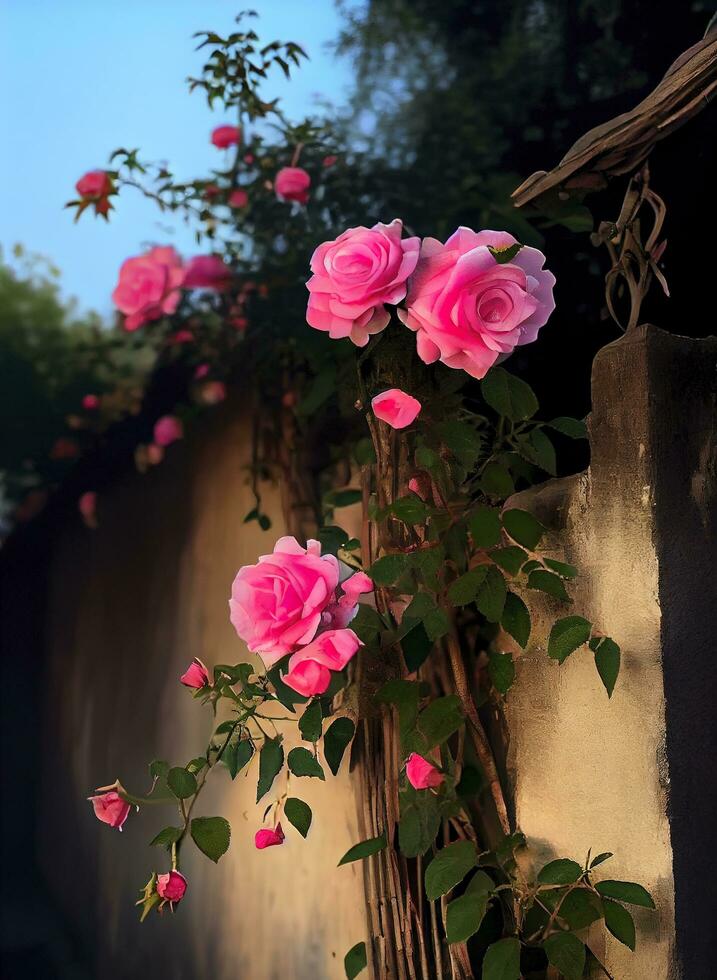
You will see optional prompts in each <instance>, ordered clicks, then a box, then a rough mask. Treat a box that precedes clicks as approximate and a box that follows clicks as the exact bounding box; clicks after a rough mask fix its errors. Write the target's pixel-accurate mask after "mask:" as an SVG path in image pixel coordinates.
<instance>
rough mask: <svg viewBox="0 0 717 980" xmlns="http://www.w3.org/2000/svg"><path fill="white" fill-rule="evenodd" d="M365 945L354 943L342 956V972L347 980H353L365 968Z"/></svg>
mask: <svg viewBox="0 0 717 980" xmlns="http://www.w3.org/2000/svg"><path fill="white" fill-rule="evenodd" d="M367 962H368V961H367V959H366V943H356V945H355V946H352V947H351V949H350V950H349V951H348V953H347V954H346V956H344V970H345V971H346V977H347V980H354V977H357V976H358V975H359V973H360V972H361V971H362V970H364V969H365V968H366V964H367Z"/></svg>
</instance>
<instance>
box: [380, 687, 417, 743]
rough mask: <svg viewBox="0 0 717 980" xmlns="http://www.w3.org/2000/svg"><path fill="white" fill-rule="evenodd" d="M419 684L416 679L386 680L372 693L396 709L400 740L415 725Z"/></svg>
mask: <svg viewBox="0 0 717 980" xmlns="http://www.w3.org/2000/svg"><path fill="white" fill-rule="evenodd" d="M418 694H419V685H418V683H417V682H416V681H404V680H393V681H387V682H386V683H385V684H384V685H383V687H382V688H381V689H380V690H379V691H377V692H376V694H375V695H374V697H375V700H376V701H379V702H380V703H382V704H393V705H395V706H396V708H397V709H398V723H399V732H400V736H401V741H402V742H403V741H404V739H405V737H406V735H407V734H408V732H410V731H411V730H412V729H413V728H414V727H415V725H416V721H417V719H418V700H419V697H418Z"/></svg>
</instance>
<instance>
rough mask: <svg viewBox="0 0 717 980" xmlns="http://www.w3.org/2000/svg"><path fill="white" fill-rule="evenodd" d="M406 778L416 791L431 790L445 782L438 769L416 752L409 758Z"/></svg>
mask: <svg viewBox="0 0 717 980" xmlns="http://www.w3.org/2000/svg"><path fill="white" fill-rule="evenodd" d="M406 776H407V778H408V781H409V783H410V784H411V786H413V788H414V789H429V788H432V787H435V786H440V785H441V783H442V782H443V776H442V774H441V773H440V772H439V771H438V770H437V769H436V767H435V766H433V765H431V763H430V762H427V761H426V760H425V759H424V758H423V756H420V755H417V754H416V753H415V752H412V753H411V754H410V755H409V757H408V762H407V763H406Z"/></svg>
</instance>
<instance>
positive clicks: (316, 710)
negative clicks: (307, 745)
mask: <svg viewBox="0 0 717 980" xmlns="http://www.w3.org/2000/svg"><path fill="white" fill-rule="evenodd" d="M321 722H322V715H321V702H320V701H312V702H311V704H308V705H307V706H306V708H305V709H304V713H303V715H302V716H301V718H299V731H300V732H301V737H302V738H303V739H304V741H305V742H318V740H319V739H320V738H321Z"/></svg>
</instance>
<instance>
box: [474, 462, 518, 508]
mask: <svg viewBox="0 0 717 980" xmlns="http://www.w3.org/2000/svg"><path fill="white" fill-rule="evenodd" d="M480 485H481V489H482V490H483V492H484V493H486V494H487V495H488V496H489V497H498V498H499V499H501V500H504V499H505V498H506V497H510V495H511V494H512V493H513V492H514V491H515V484H514V483H513V477H512V476H511V475H510V472H509V471H508V470H507V469H506V468H505V466H502V465H501V464H500V463H496V462H491V463H488V465H487V466H486V467H485V469H484V470H483V475H482V476H481V481H480Z"/></svg>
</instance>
